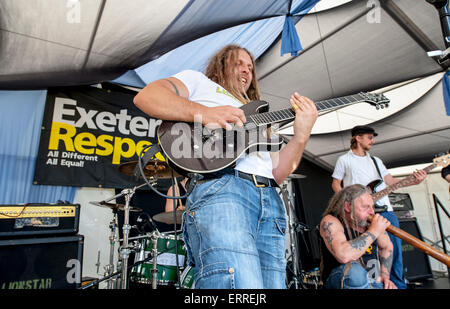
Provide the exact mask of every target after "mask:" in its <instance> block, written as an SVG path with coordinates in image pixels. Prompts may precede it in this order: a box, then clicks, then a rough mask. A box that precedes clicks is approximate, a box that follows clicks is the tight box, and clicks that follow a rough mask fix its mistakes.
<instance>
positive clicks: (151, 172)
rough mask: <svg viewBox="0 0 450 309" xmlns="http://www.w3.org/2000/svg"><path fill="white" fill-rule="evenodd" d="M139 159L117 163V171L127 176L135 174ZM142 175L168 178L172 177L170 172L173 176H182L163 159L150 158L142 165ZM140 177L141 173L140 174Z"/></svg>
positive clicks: (150, 177) (151, 177)
mask: <svg viewBox="0 0 450 309" xmlns="http://www.w3.org/2000/svg"><path fill="white" fill-rule="evenodd" d="M138 162H139V161H131V162H126V163H122V164H120V165H119V172H121V173H122V174H125V175H127V176H135V169H136V168H137V166H138ZM143 171H144V175H145V177H146V178H149V179H153V178H156V179H169V178H172V173H173V174H174V176H175V177H182V176H181V175H180V174H178V173H177V172H175V171H174V170H172V169H171V168H170V167H169V164H167V162H164V161H159V160H150V161H149V162H147V164H145V166H144V167H143ZM141 177H142V175H141Z"/></svg>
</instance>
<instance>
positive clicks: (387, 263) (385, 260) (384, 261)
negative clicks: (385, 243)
mask: <svg viewBox="0 0 450 309" xmlns="http://www.w3.org/2000/svg"><path fill="white" fill-rule="evenodd" d="M393 260H394V253H393V251H392V250H389V254H388V256H387V257H383V256H380V263H381V266H384V268H385V269H383V268H382V273H384V272H385V273H384V274H385V275H387V276H389V275H390V272H391V267H392V261H393Z"/></svg>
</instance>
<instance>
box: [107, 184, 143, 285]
mask: <svg viewBox="0 0 450 309" xmlns="http://www.w3.org/2000/svg"><path fill="white" fill-rule="evenodd" d="M146 184H147V182H145V183H143V184H141V185H139V186H135V187H134V188H132V189H130V188H127V189H124V190H122V192H121V193H119V194H117V195H115V196H113V197H111V198H109V199H106V200H104V201H102V202H100V204H101V205H105V203H107V202H109V201H111V200H114V199H116V198H118V197H120V196H124V198H125V205H124V207H123V211H124V222H123V227H122V229H123V242H122V248H121V256H120V258H121V260H122V273H121V288H122V289H127V287H128V257H129V255H130V249H129V248H128V235H129V233H130V229H131V226H130V207H131V206H130V200H131V197H132V196H133V195H134V193H135V192H136V190H137V189H139V188H141V187H143V186H145V185H146ZM118 209H120V208H119V207H118Z"/></svg>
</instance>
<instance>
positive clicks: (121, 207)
mask: <svg viewBox="0 0 450 309" xmlns="http://www.w3.org/2000/svg"><path fill="white" fill-rule="evenodd" d="M89 203H91V204H92V205H95V206H100V207H104V208H110V209H112V210H113V211H118V210H122V211H123V210H125V205H123V204H114V203H105V202H89ZM130 211H134V212H140V211H142V209H140V208H138V207H133V206H130Z"/></svg>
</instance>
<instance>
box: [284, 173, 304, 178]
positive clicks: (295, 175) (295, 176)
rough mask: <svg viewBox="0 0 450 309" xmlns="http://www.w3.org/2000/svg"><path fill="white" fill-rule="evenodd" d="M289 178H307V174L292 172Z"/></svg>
mask: <svg viewBox="0 0 450 309" xmlns="http://www.w3.org/2000/svg"><path fill="white" fill-rule="evenodd" d="M288 178H290V179H293V178H306V175H302V174H290V175H289V176H288Z"/></svg>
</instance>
